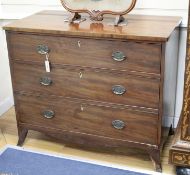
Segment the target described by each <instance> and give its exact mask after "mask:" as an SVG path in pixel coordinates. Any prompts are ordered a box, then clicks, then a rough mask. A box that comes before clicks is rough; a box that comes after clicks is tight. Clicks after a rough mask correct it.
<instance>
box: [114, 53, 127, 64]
mask: <svg viewBox="0 0 190 175" xmlns="http://www.w3.org/2000/svg"><path fill="white" fill-rule="evenodd" d="M112 58H113V60H115V61H118V62H120V61H124V60H125V59H126V56H125V54H124V53H123V52H121V51H116V52H113V54H112Z"/></svg>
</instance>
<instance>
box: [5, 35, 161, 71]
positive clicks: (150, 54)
mask: <svg viewBox="0 0 190 175" xmlns="http://www.w3.org/2000/svg"><path fill="white" fill-rule="evenodd" d="M8 39H9V53H10V57H11V59H20V60H25V61H35V62H44V59H45V56H44V55H40V54H39V53H38V52H37V50H36V49H37V46H39V45H45V46H48V48H49V49H50V52H49V57H50V58H49V59H50V62H51V64H66V65H76V66H84V67H93V68H108V69H116V70H128V71H139V72H147V73H156V74H160V58H161V44H156V43H143V42H132V41H125V42H124V41H118V40H117V41H116V40H112V41H111V40H100V39H85V38H67V37H60V36H42V35H32V34H18V33H9V35H8ZM118 52H120V53H121V55H119V54H116V53H118ZM122 55H124V57H125V59H124V60H123V61H116V60H117V57H118V56H119V57H120V56H122ZM119 59H120V58H119Z"/></svg>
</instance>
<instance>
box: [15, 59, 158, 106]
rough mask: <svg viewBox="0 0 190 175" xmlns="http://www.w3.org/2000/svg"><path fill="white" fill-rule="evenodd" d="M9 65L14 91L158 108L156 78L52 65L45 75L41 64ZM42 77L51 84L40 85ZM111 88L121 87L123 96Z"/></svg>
mask: <svg viewBox="0 0 190 175" xmlns="http://www.w3.org/2000/svg"><path fill="white" fill-rule="evenodd" d="M12 66H13V81H14V90H15V91H25V92H29V93H31V92H33V93H35V92H37V93H40V94H49V95H57V96H64V97H71V98H80V99H86V100H94V101H103V102H107V103H118V104H125V105H131V106H139V107H146V108H154V109H158V108H159V90H160V80H159V79H150V78H144V77H138V76H133V75H127V74H125V73H123V74H114V73H108V72H101V71H99V72H98V71H97V72H95V71H93V70H89V69H87V70H86V69H76V68H73V67H71V68H68V67H65V68H57V67H55V66H52V68H51V72H50V73H46V72H45V66H44V65H43V66H38V65H33V64H31V65H30V64H21V63H12ZM43 77H48V78H51V80H52V84H51V85H49V86H44V85H41V84H40V79H41V78H43ZM114 85H122V86H124V87H125V89H126V92H125V93H124V94H123V95H116V94H114V93H113V91H112V87H113V86H114Z"/></svg>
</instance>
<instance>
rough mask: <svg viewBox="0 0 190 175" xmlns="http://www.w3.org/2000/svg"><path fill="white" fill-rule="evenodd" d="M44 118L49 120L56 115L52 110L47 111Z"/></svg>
mask: <svg viewBox="0 0 190 175" xmlns="http://www.w3.org/2000/svg"><path fill="white" fill-rule="evenodd" d="M43 116H44V117H45V118H47V119H51V118H53V117H54V116H55V113H54V112H53V111H52V110H46V111H44V112H43Z"/></svg>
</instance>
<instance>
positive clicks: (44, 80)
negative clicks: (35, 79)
mask: <svg viewBox="0 0 190 175" xmlns="http://www.w3.org/2000/svg"><path fill="white" fill-rule="evenodd" d="M52 83H53V81H52V79H51V78H49V77H42V78H40V84H41V85H43V86H50V85H51V84H52Z"/></svg>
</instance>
